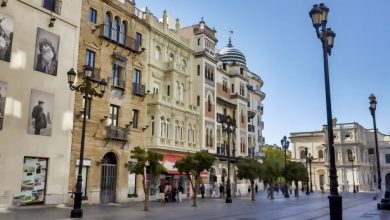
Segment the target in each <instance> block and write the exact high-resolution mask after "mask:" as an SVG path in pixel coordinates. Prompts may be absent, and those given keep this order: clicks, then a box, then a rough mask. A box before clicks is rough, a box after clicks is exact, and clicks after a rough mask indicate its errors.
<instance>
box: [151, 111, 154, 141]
mask: <svg viewBox="0 0 390 220" xmlns="http://www.w3.org/2000/svg"><path fill="white" fill-rule="evenodd" d="M151 122H152V136H154V116H153V115H152V117H151Z"/></svg>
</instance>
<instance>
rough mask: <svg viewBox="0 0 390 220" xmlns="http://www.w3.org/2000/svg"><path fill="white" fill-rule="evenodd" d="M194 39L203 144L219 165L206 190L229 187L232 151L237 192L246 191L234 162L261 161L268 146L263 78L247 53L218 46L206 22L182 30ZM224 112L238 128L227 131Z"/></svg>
mask: <svg viewBox="0 0 390 220" xmlns="http://www.w3.org/2000/svg"><path fill="white" fill-rule="evenodd" d="M180 32H181V33H182V34H183V35H184V36H187V37H189V38H192V39H193V42H194V44H195V45H194V51H195V58H194V67H195V71H194V74H195V75H196V77H197V78H195V80H194V81H193V84H194V85H193V86H194V88H198V89H195V90H194V92H195V93H197V94H194V95H195V96H196V97H197V106H198V107H199V109H200V110H199V111H200V116H201V118H200V123H199V126H200V131H202V130H203V132H200V135H199V138H200V141H199V143H200V148H201V149H204V150H208V151H209V152H210V153H212V154H215V156H216V160H215V164H214V166H213V167H212V169H211V170H210V172H209V175H208V176H203V179H202V182H203V183H206V184H205V185H206V188H208V189H211V190H206V192H213V191H214V190H215V191H218V186H219V185H220V184H221V183H222V184H224V185H226V182H227V175H228V165H227V155H228V150H229V151H230V160H231V162H232V165H231V167H230V171H231V172H230V182H231V189H232V193H235V194H246V193H247V189H248V184H249V183H247V182H246V181H244V180H243V181H241V180H239V179H238V178H236V173H237V172H236V171H237V169H236V168H235V165H234V163H235V162H236V161H237V158H243V157H251V158H256V159H258V160H261V159H262V156H263V153H262V145H263V144H264V137H263V136H262V130H263V127H264V126H263V125H264V123H263V121H262V114H263V105H262V100H263V99H264V98H265V94H264V93H263V92H262V91H261V87H262V86H263V80H262V79H261V78H260V77H259V76H258V75H257V74H255V73H253V72H252V71H250V70H249V69H248V67H247V66H246V58H245V55H244V54H243V53H242V52H241V51H240V50H239V49H237V48H235V47H234V46H233V44H232V40H231V39H230V38H229V42H228V44H227V45H226V47H224V48H222V49H221V50H219V51H218V49H216V44H217V38H216V30H215V29H214V28H210V27H209V26H207V25H206V23H205V21H204V20H203V19H201V21H200V22H199V23H198V24H196V25H193V26H190V27H187V28H183V29H182V30H181V31H180ZM224 115H226V116H230V117H231V118H232V119H233V120H234V121H235V122H236V127H237V128H236V129H235V130H234V132H232V134H231V135H230V138H229V141H230V145H229V146H230V147H228V135H227V132H226V131H225V129H223V128H222V123H221V122H222V121H221V120H222V119H223V118H224Z"/></svg>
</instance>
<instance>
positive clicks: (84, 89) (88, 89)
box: [67, 66, 107, 218]
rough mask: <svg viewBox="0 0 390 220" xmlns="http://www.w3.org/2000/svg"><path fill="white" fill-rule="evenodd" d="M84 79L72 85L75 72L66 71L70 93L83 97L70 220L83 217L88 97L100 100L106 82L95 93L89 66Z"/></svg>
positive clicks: (101, 81)
mask: <svg viewBox="0 0 390 220" xmlns="http://www.w3.org/2000/svg"><path fill="white" fill-rule="evenodd" d="M83 72H84V78H83V81H82V82H81V83H80V84H79V85H74V80H75V78H76V75H77V74H76V72H75V71H74V69H73V68H72V69H70V70H69V71H68V73H67V74H68V83H69V88H70V90H71V91H77V92H80V93H81V94H83V95H84V99H85V101H84V111H83V116H84V117H83V128H82V131H81V147H80V159H79V169H78V173H77V183H76V192H75V199H74V204H73V209H72V212H71V214H70V217H71V218H81V217H83V210H82V209H81V196H82V192H81V184H82V169H83V161H84V142H85V129H86V117H87V106H88V105H87V104H88V103H87V102H89V99H88V98H89V97H92V96H96V97H99V98H102V97H103V95H104V91H105V89H106V85H107V82H106V81H105V80H104V79H102V80H100V82H99V83H98V85H97V86H96V87H95V88H97V87H99V90H100V92H97V91H96V90H95V89H94V88H92V83H93V82H94V81H93V80H92V73H93V70H92V68H91V67H89V66H84V71H83Z"/></svg>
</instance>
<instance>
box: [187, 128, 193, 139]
mask: <svg viewBox="0 0 390 220" xmlns="http://www.w3.org/2000/svg"><path fill="white" fill-rule="evenodd" d="M191 129H192V128H191V124H189V125H188V131H187V141H188V142H191V136H192V135H191Z"/></svg>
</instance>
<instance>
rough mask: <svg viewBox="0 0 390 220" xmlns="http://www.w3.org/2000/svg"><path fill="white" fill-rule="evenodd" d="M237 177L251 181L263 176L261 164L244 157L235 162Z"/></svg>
mask: <svg viewBox="0 0 390 220" xmlns="http://www.w3.org/2000/svg"><path fill="white" fill-rule="evenodd" d="M237 168H238V173H237V177H238V178H240V179H248V180H251V181H253V180H254V179H256V178H261V177H263V169H262V165H261V164H260V163H259V162H258V161H257V160H254V159H251V158H244V159H241V160H239V161H238V163H237Z"/></svg>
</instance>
